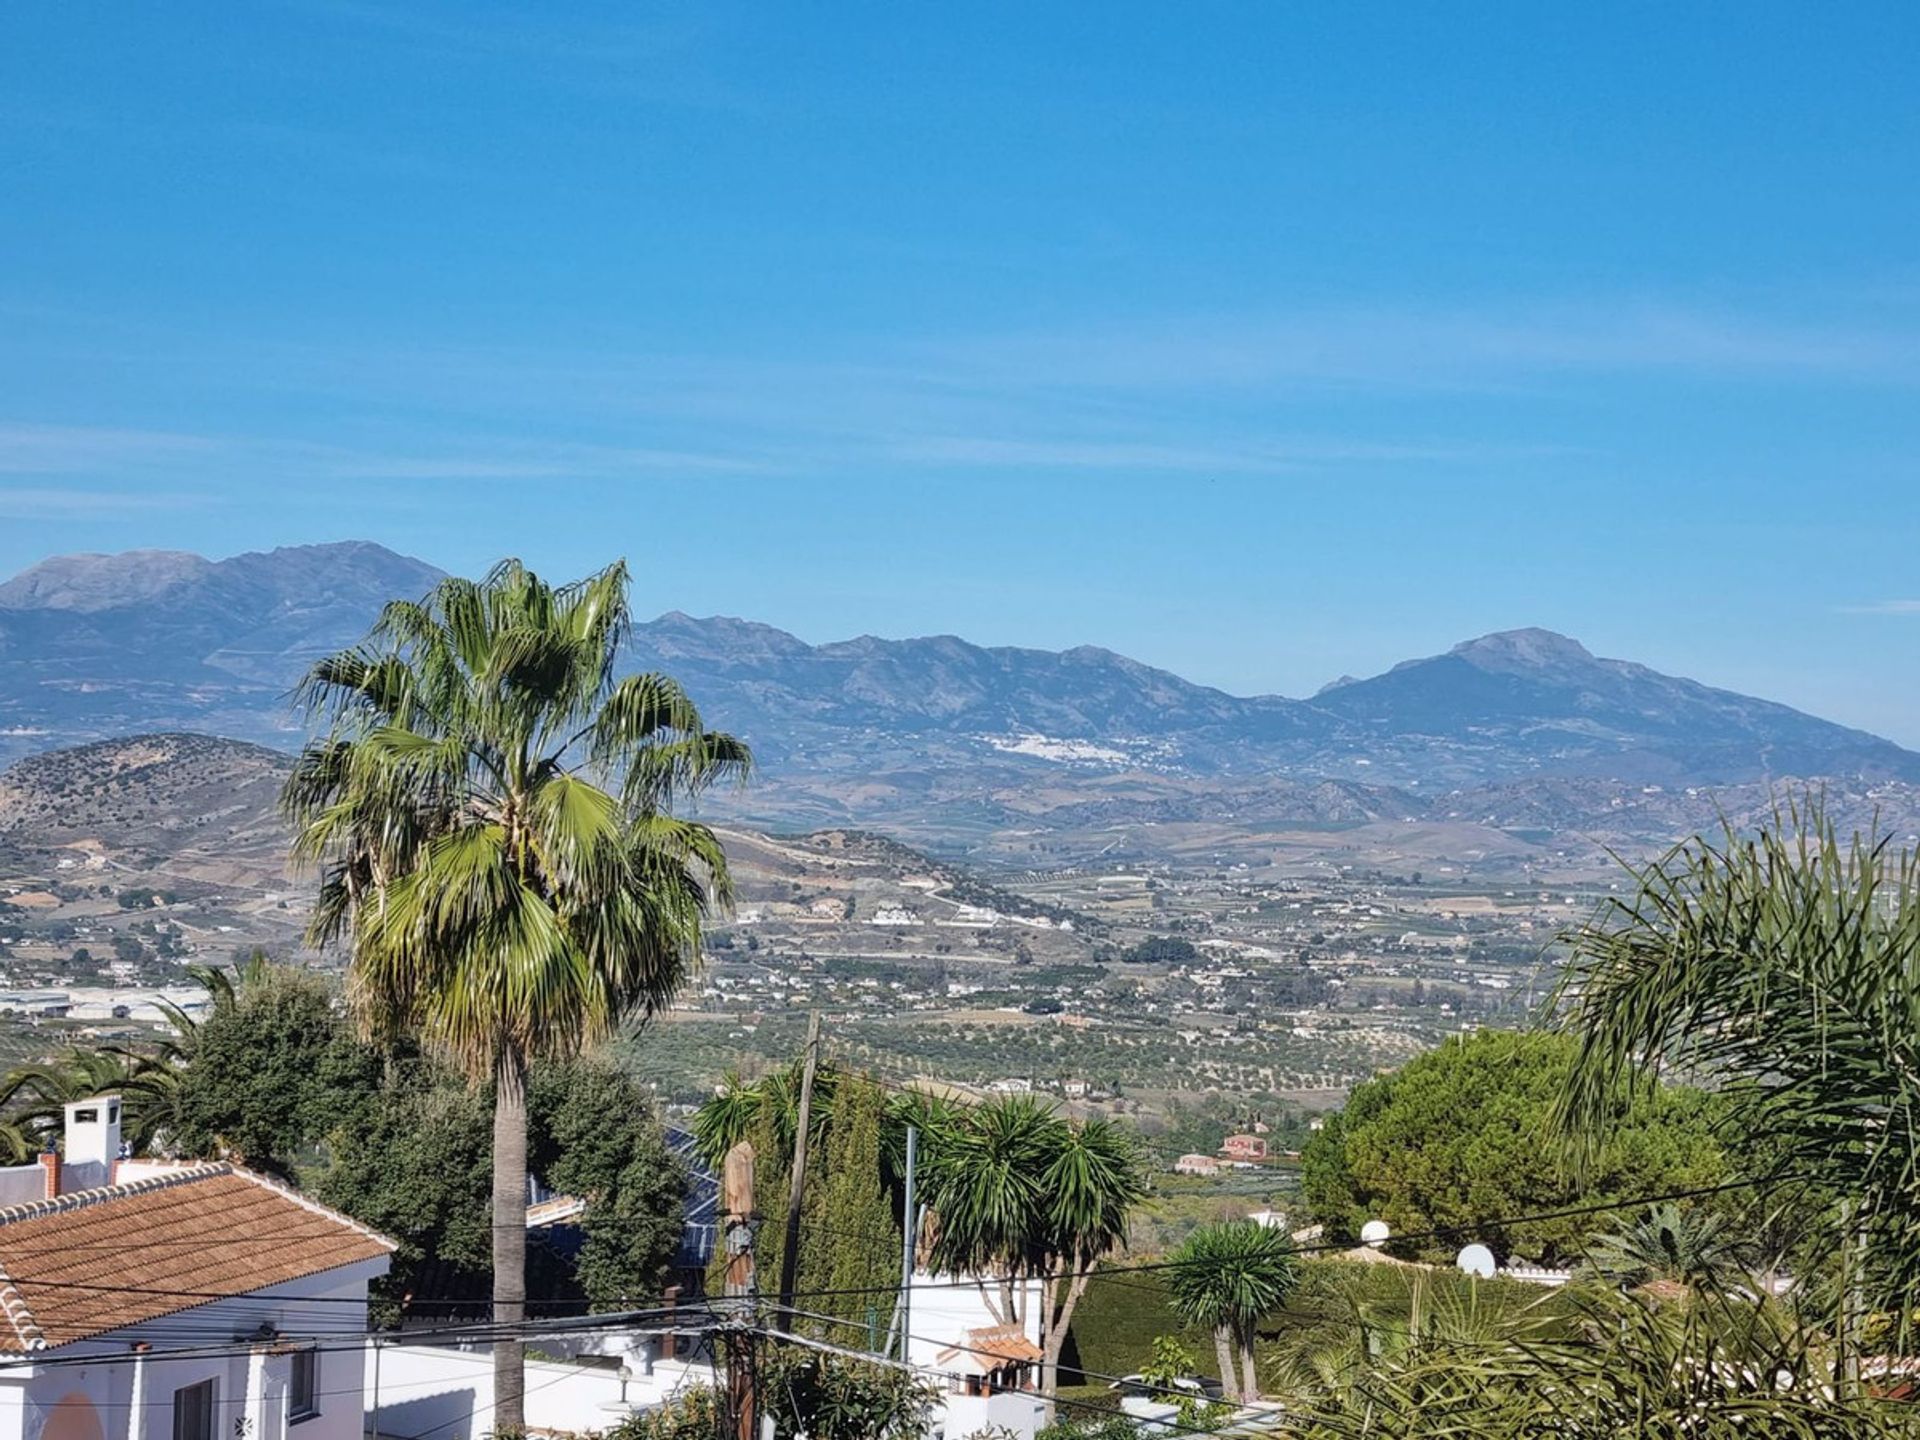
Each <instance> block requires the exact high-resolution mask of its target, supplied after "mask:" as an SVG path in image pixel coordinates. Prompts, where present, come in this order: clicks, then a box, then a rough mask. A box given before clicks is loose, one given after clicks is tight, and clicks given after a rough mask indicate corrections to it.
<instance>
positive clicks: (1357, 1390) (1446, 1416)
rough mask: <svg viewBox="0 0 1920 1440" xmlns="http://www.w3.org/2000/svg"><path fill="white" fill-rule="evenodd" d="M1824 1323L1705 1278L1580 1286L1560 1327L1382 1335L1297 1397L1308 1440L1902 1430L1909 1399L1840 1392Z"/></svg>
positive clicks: (1642, 1438)
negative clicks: (1404, 1339) (1713, 1288)
mask: <svg viewBox="0 0 1920 1440" xmlns="http://www.w3.org/2000/svg"><path fill="white" fill-rule="evenodd" d="M1833 1362H1834V1355H1833V1352H1832V1349H1831V1347H1830V1346H1828V1345H1827V1344H1826V1343H1825V1341H1824V1339H1823V1337H1822V1335H1821V1334H1820V1332H1818V1331H1817V1330H1814V1329H1810V1328H1808V1327H1807V1326H1805V1325H1804V1324H1803V1323H1802V1322H1801V1321H1800V1320H1799V1319H1798V1318H1797V1317H1795V1316H1794V1314H1793V1313H1792V1312H1791V1311H1790V1310H1789V1309H1787V1308H1786V1307H1785V1306H1783V1305H1781V1304H1780V1303H1779V1302H1777V1301H1772V1300H1765V1299H1761V1300H1756V1299H1753V1298H1751V1297H1741V1296H1733V1295H1727V1294H1723V1293H1718V1292H1710V1291H1708V1292H1703V1293H1702V1294H1701V1295H1700V1296H1699V1297H1698V1298H1697V1299H1696V1301H1695V1303H1692V1304H1689V1305H1684V1306H1666V1307H1650V1306H1646V1305H1642V1304H1640V1303H1638V1302H1637V1301H1635V1300H1632V1299H1629V1298H1626V1297H1623V1296H1621V1295H1619V1294H1617V1293H1611V1292H1604V1291H1603V1292H1598V1293H1596V1294H1592V1295H1589V1296H1587V1297H1585V1299H1584V1300H1583V1302H1582V1304H1581V1306H1580V1309H1579V1311H1578V1313H1577V1314H1576V1315H1575V1316H1574V1317H1573V1318H1572V1333H1571V1334H1567V1335H1564V1336H1563V1337H1562V1338H1558V1339H1546V1338H1540V1337H1534V1338H1530V1339H1508V1340H1499V1339H1493V1340H1483V1339H1472V1338H1463V1339H1461V1340H1458V1341H1456V1342H1454V1343H1426V1344H1419V1345H1410V1346H1407V1347H1404V1348H1401V1349H1398V1350H1387V1351H1384V1352H1382V1353H1381V1354H1380V1355H1379V1356H1377V1357H1376V1359H1375V1360H1374V1362H1373V1363H1372V1364H1371V1365H1369V1366H1368V1367H1367V1368H1366V1369H1364V1370H1363V1371H1361V1372H1359V1373H1358V1374H1357V1375H1356V1376H1355V1377H1354V1379H1353V1383H1351V1384H1349V1385H1346V1386H1343V1387H1341V1388H1339V1389H1337V1390H1328V1391H1324V1392H1322V1393H1320V1394H1318V1395H1311V1394H1309V1395H1303V1396H1301V1397H1298V1398H1295V1399H1291V1400H1290V1404H1289V1406H1288V1417H1289V1419H1288V1423H1287V1431H1288V1433H1290V1434H1292V1435H1295V1436H1298V1437H1301V1440H1363V1437H1364V1440H1468V1437H1471V1440H1620V1437H1625V1436H1632V1437H1635V1440H1894V1437H1908V1440H1911V1437H1913V1436H1915V1435H1916V1433H1920V1432H1917V1431H1916V1428H1915V1419H1914V1415H1913V1412H1912V1408H1911V1407H1910V1406H1907V1405H1904V1404H1888V1403H1883V1402H1880V1401H1878V1400H1875V1399H1873V1398H1871V1397H1865V1396H1857V1395H1850V1394H1846V1393H1843V1392H1842V1391H1841V1390H1839V1389H1838V1388H1837V1387H1836V1386H1835V1384H1834V1368H1833Z"/></svg>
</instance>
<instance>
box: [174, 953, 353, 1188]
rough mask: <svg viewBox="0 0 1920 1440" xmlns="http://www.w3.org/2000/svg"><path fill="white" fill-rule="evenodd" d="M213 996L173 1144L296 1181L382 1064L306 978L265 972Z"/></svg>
mask: <svg viewBox="0 0 1920 1440" xmlns="http://www.w3.org/2000/svg"><path fill="white" fill-rule="evenodd" d="M214 993H215V995H216V1000H215V1004H214V1007H213V1009H212V1011H211V1012H210V1013H209V1014H208V1015H207V1017H206V1018H205V1019H203V1020H201V1021H200V1022H199V1023H198V1024H197V1025H195V1026H194V1027H193V1029H192V1031H191V1032H190V1035H191V1052H190V1058H189V1059H188V1062H187V1063H186V1064H185V1065H183V1066H181V1067H180V1068H179V1069H178V1070H177V1071H176V1072H175V1073H176V1075H177V1082H176V1084H175V1087H174V1092H173V1104H172V1114H171V1120H170V1126H169V1133H168V1142H169V1145H170V1147H171V1148H172V1149H173V1150H174V1151H175V1152H176V1153H177V1154H181V1155H197V1156H207V1157H220V1158H230V1159H233V1160H236V1161H238V1162H239V1163H241V1164H243V1165H248V1166H251V1167H252V1168H254V1169H256V1170H264V1171H266V1172H268V1173H269V1174H274V1175H278V1176H280V1177H282V1178H283V1179H290V1178H292V1176H293V1173H294V1165H295V1162H296V1161H297V1160H298V1159H299V1158H300V1156H301V1155H302V1153H303V1152H305V1151H307V1150H309V1149H310V1148H311V1147H312V1146H313V1144H314V1143H315V1142H316V1140H317V1139H318V1138H319V1137H320V1136H321V1135H322V1134H323V1133H324V1132H325V1131H326V1129H327V1127H328V1125H329V1124H331V1123H332V1121H333V1119H334V1117H335V1116H337V1115H338V1114H339V1113H340V1112H341V1110H342V1109H343V1108H344V1107H347V1106H352V1105H355V1104H358V1103H359V1101H360V1100H361V1098H362V1097H364V1096H367V1095H369V1094H371V1093H372V1092H373V1091H374V1090H375V1089H376V1088H377V1087H378V1085H379V1083H380V1082H379V1074H380V1064H379V1058H378V1057H377V1056H376V1055H375V1054H373V1052H371V1051H369V1050H367V1049H365V1048H364V1047H362V1046H361V1045H359V1044H357V1043H356V1042H355V1040H354V1037H353V1033H352V1030H351V1028H350V1027H349V1026H348V1025H347V1023H346V1020H345V1018H344V1016H343V1015H342V1014H341V1012H340V1011H339V1009H338V1007H337V1006H336V1004H335V1002H334V996H333V993H332V991H331V990H330V989H329V987H328V985H327V982H326V981H325V980H324V979H322V978H321V977H320V976H318V975H315V974H312V973H311V972H309V971H304V970H297V969H294V968H292V967H289V966H276V965H266V964H261V965H257V966H254V967H252V968H251V969H250V970H249V971H248V973H247V975H246V976H245V978H244V979H243V981H242V983H241V984H240V985H239V986H237V987H233V986H231V985H229V986H227V987H226V988H224V989H221V988H219V987H218V986H217V985H216V988H215V990H214Z"/></svg>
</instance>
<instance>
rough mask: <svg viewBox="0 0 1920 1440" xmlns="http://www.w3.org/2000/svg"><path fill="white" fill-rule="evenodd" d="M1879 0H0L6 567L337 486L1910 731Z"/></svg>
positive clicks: (1903, 387)
mask: <svg viewBox="0 0 1920 1440" xmlns="http://www.w3.org/2000/svg"><path fill="white" fill-rule="evenodd" d="M1916 93H1920V7H1916V6H1913V5H1912V4H1906V3H1903V4H1884V5H1876V4H1870V3H1861V4H1855V5H1847V6H1815V5H1811V4H1808V5H1803V6H1782V5H1768V4H1759V3H1745V4H1737V5H1734V4H1729V5H1710V4H1701V5H1690V6H1672V5H1668V4H1659V5H1627V4H1619V5H1605V6H1572V5H1556V6H1540V5H1536V4H1515V5H1509V6H1500V5H1483V6H1472V7H1453V6H1418V5H1408V4H1401V5H1392V6H1378V7H1376V6H1369V5H1364V4H1352V5H1337V6H1336V5H1320V6H1309V5H1286V4H1280V3H1262V4H1257V5H1246V6H1235V5H1225V4H1220V5H1214V4H1204V5H1180V6H1173V5H1164V4H1152V5H1132V4H1122V3H1107V4H1102V5H1080V6H1067V5H1060V6H1035V5H1031V4H1025V5H1006V6H996V5H987V4H981V5H962V6H939V7H936V6H921V5H898V4H890V5H879V4H875V5H859V4H839V5H833V6H799V5H787V6H760V7H749V8H740V7H734V6H729V5H725V4H714V5H704V6H675V7H644V6H640V5H636V4H618V5H606V6H594V5H589V4H568V5H564V6H552V7H534V6H513V7H503V6H492V5H486V4H460V5H447V6H432V5H427V4H409V5H404V6H403V5H399V4H392V5H389V4H382V3H373V0H307V3H292V4H285V3H272V0H262V3H256V4H250V5H247V6H240V7H235V6H229V5H222V6H214V5H200V4H193V3H170V4H167V5H164V6H104V5H100V6H95V5H88V4H85V3H72V4H66V5H59V6H12V7H8V8H7V10H6V12H5V14H4V16H0V195H4V202H3V203H0V570H4V571H12V570H14V569H17V568H20V567H23V566H25V565H27V564H30V563H32V562H33V561H35V560H37V559H39V558H41V557H42V556H44V555H46V554H49V553H54V552H60V551H68V550H79V549H89V550H117V549H124V548H129V547H134V546H164V547H173V548H184V549H192V550H197V551H200V552H202V553H206V554H211V555H224V554H230V553H233V552H235V551H239V550H244V549H254V548H260V547H264V546H271V545H275V544H286V543H297V542H301V541H310V540H322V539H336V538H347V537H367V538H372V539H376V540H380V541H382V542H384V543H387V544H389V545H392V546H394V547H396V548H399V549H403V550H406V551H409V552H412V553H415V554H419V555H421V556H423V557H425V558H428V559H431V560H434V561H436V562H438V563H440V564H443V565H446V566H449V567H451V568H456V569H478V568H480V567H482V566H484V565H485V564H486V563H487V562H488V561H490V560H492V559H494V558H497V557H498V556H500V555H502V554H506V553H518V554H521V555H523V556H525V557H526V558H528V559H529V560H531V561H533V562H534V563H536V564H538V565H539V566H541V567H543V568H545V569H547V570H549V571H552V572H554V573H556V574H564V573H568V572H574V571H580V570H584V569H586V568H589V567H591V566H594V565H596V564H598V563H600V562H602V561H604V560H606V559H608V558H611V557H612V556H614V555H616V554H625V555H627V556H628V557H629V558H630V559H631V560H632V562H633V564H634V566H635V569H636V572H637V575H638V582H637V585H636V601H637V603H638V605H639V606H640V608H642V609H643V610H647V611H649V612H651V611H658V610H664V609H669V608H679V609H685V610H689V611H692V612H695V613H713V612H722V613H729V614H740V615H746V616H750V617H753V618H756V619H764V620H767V621H771V622H773V623H776V624H779V625H782V626H784V627H786V628H788V629H791V630H793V631H795V632H796V633H798V634H800V635H802V636H804V637H806V638H808V639H811V640H825V639H833V638H839V637H843V636H846V635H850V634H856V633H860V632H872V633H877V634H886V635H904V634H922V633H933V632H955V633H959V634H963V635H965V636H967V637H968V638H970V639H974V640H978V641H982V642H987V643H1017V644H1029V645H1040V646H1064V645H1071V644H1076V643H1081V642H1093V643H1099V644H1104V645H1107V646H1110V647H1112V648H1114V649H1118V650H1121V651H1124V652H1126V653H1129V654H1132V655H1135V656H1137V657H1139V658H1141V659H1143V660H1147V661H1150V662H1152V663H1155V664H1160V665H1164V666H1167V667H1169V668H1172V669H1175V670H1178V671H1180V672H1182V673H1184V674H1187V675H1189V676H1191V677H1193V678H1195V679H1199V680H1203V681H1207V682H1211V683H1214V684H1218V685H1222V686H1224V687H1227V688H1229V689H1233V690H1237V691H1243V692H1244V691H1257V690H1277V691H1281V692H1285V693H1296V694H1297V693H1301V692H1304V691H1310V690H1312V689H1313V688H1315V687H1317V686H1318V685H1319V684H1321V683H1322V682H1324V681H1325V680H1327V679H1330V678H1332V677H1333V676H1335V675H1336V674H1339V673H1341V672H1343V671H1349V672H1353V673H1356V674H1364V673H1370V672H1372V671H1375V670H1378V669H1381V668H1384V667H1385V666H1386V665H1388V664H1390V663H1392V662H1393V661H1395V660H1398V659H1402V658H1405V657H1407V656H1411V655H1418V654H1426V653H1431V652H1433V651H1436V650H1439V649H1443V648H1445V647H1446V646H1448V645H1450V644H1452V643H1453V642H1455V641H1457V640H1460V639H1462V638H1465V637H1467V636H1470V635H1474V634H1478V633H1481V632H1484V631H1487V630H1493V629H1501V628H1507V627H1512V626H1517V625H1526V624H1540V625H1547V626H1550V627H1552V628H1555V629H1559V630H1564V631H1566V632H1568V633H1570V634H1573V635H1576V636H1578V637H1580V638H1581V639H1583V640H1585V641H1586V642H1587V643H1588V644H1589V645H1590V646H1591V647H1592V648H1593V649H1595V650H1597V651H1599V652H1600V653H1603V654H1611V655H1621V656H1626V657H1629V658H1634V659H1640V660H1644V661H1646V662H1648V663H1650V664H1654V665H1657V666H1659V667H1660V668H1663V669H1668V670H1672V671H1677V672H1679V673H1684V674H1690V675H1694V676H1696V677H1698V678H1701V679H1705V680H1709V681H1711V682H1714V683H1717V684H1723V685H1727V686H1731V687H1733V688H1738V689H1744V690H1748V691H1751V692H1754V693H1759V694H1764V695H1767V696H1770V697H1773V698H1778V699H1783V700H1786V701H1789V702H1791V703H1794V704H1798V705H1801V706H1803V707H1805V708H1809V709H1812V710H1815V711H1818V712H1821V713H1824V714H1828V715H1831V716H1833V717H1835V718H1839V719H1843V720H1847V721H1850V722H1852V723H1856V724H1860V725H1864V726H1867V727H1869V728H1872V729H1876V730H1878V731H1880V732H1882V733H1885V734H1889V735H1891V736H1893V737H1895V738H1897V739H1901V740H1903V741H1905V742H1906V743H1908V744H1913V745H1920V664H1916V660H1917V659H1920V473H1917V472H1920V404H1916V401H1917V400H1920V254H1916V243H1917V241H1920V185H1916V184H1915V183H1914V177H1915V175H1916V174H1920V104H1916V103H1915V100H1914V96H1915V94H1916Z"/></svg>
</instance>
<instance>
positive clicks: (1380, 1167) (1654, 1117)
mask: <svg viewBox="0 0 1920 1440" xmlns="http://www.w3.org/2000/svg"><path fill="white" fill-rule="evenodd" d="M1574 1057H1575V1044H1574V1042H1573V1041H1572V1040H1571V1039H1570V1038H1568V1037H1566V1036H1564V1035H1557V1034H1553V1033H1549V1032H1545V1031H1527V1032H1522V1031H1503V1030H1481V1031H1478V1032H1476V1033H1474V1034H1472V1035H1468V1036H1463V1037H1460V1038H1458V1039H1455V1040H1451V1041H1449V1042H1448V1043H1446V1044H1445V1045H1443V1046H1441V1047H1440V1048H1439V1049H1438V1050H1433V1051H1429V1052H1428V1053H1427V1054H1424V1055H1421V1056H1419V1057H1417V1058H1416V1059H1413V1060H1410V1061H1408V1062H1407V1063H1406V1064H1405V1065H1404V1066H1402V1067H1401V1068H1400V1069H1398V1070H1396V1071H1394V1072H1392V1073H1391V1074H1387V1075H1383V1076H1380V1077H1378V1078H1377V1079H1374V1080H1370V1081H1368V1082H1366V1083H1365V1084H1363V1085H1360V1086H1357V1087H1356V1088H1355V1089H1354V1091H1353V1094H1352V1096H1351V1097H1350V1098H1349V1099H1348V1101H1347V1105H1346V1108H1345V1109H1344V1110H1342V1111H1341V1112H1340V1113H1339V1114H1337V1115H1334V1116H1331V1117H1329V1119H1328V1121H1327V1124H1326V1127H1325V1128H1324V1129H1323V1130H1322V1131H1320V1133H1318V1134H1317V1135H1315V1136H1313V1138H1312V1139H1311V1140H1310V1141H1309V1142H1308V1144H1307V1147H1306V1150H1305V1152H1304V1154H1303V1157H1302V1169H1303V1174H1302V1190H1303V1194H1304V1197H1305V1199H1306V1201H1307V1203H1308V1205H1309V1206H1310V1208H1311V1209H1312V1211H1313V1214H1314V1216H1315V1218H1316V1219H1318V1220H1319V1221H1321V1222H1322V1223H1323V1224H1324V1225H1325V1226H1326V1227H1327V1229H1328V1232H1329V1234H1330V1235H1331V1236H1332V1237H1333V1238H1336V1239H1346V1240H1352V1239H1355V1238H1357V1236H1358V1234H1359V1230H1360V1227H1361V1226H1362V1225H1363V1224H1365V1223H1366V1222H1367V1221H1368V1220H1373V1219H1380V1220H1385V1221H1386V1222H1387V1223H1388V1224H1389V1225H1391V1226H1392V1227H1393V1229H1394V1231H1395V1232H1396V1233H1397V1234H1400V1235H1404V1236H1407V1237H1410V1238H1409V1239H1408V1240H1407V1241H1405V1242H1403V1244H1401V1245H1399V1246H1396V1247H1395V1248H1401V1249H1404V1250H1406V1251H1408V1252H1417V1253H1420V1254H1423V1255H1426V1256H1429V1257H1431V1258H1437V1259H1443V1260H1444V1259H1450V1258H1451V1257H1452V1255H1453V1253H1454V1251H1455V1250H1457V1249H1458V1247H1459V1246H1461V1245H1463V1244H1466V1243H1468V1242H1470V1241H1477V1242H1480V1243H1482V1244H1486V1245H1488V1246H1491V1247H1492V1248H1493V1249H1494V1251H1495V1252H1496V1254H1498V1255H1500V1256H1502V1257H1503V1258H1504V1257H1507V1256H1524V1257H1526V1258H1528V1259H1534V1260H1540V1261H1544V1262H1548V1263H1559V1262H1562V1261H1566V1260H1571V1259H1574V1258H1577V1257H1578V1256H1579V1254H1580V1253H1581V1252H1582V1250H1583V1248H1584V1246H1585V1244H1586V1243H1587V1241H1588V1240H1589V1239H1590V1237H1592V1236H1593V1235H1595V1234H1598V1233H1600V1232H1601V1231H1602V1230H1604V1229H1606V1228H1607V1226H1608V1225H1609V1224H1611V1223H1612V1217H1610V1216H1606V1215H1599V1216H1577V1215H1576V1216H1565V1217H1562V1218H1559V1219H1546V1220H1525V1221H1520V1222H1518V1223H1514V1222H1513V1221H1512V1217H1516V1216H1525V1215H1531V1214H1540V1213H1545V1212H1552V1211H1558V1210H1565V1209H1572V1208H1576V1207H1580V1206H1584V1205H1598V1204H1602V1203H1605V1202H1608V1201H1614V1200H1631V1199H1633V1198H1634V1197H1636V1196H1643V1195H1644V1196H1648V1197H1652V1196H1656V1195H1665V1194H1669V1193H1672V1192H1675V1191H1682V1190H1692V1189H1702V1188H1707V1187H1710V1186H1713V1185H1716V1184H1719V1183H1721V1182H1723V1181H1724V1180H1725V1179H1726V1178H1727V1176H1728V1174H1729V1170H1728V1161H1727V1156H1726V1152H1725V1150H1724V1149H1723V1147H1722V1145H1721V1143H1720V1141H1719V1139H1718V1138H1717V1134H1716V1129H1715V1124H1716V1121H1717V1120H1718V1119H1719V1118H1720V1114H1721V1110H1720V1107H1719V1105H1718V1104H1717V1102H1716V1101H1715V1100H1714V1099H1713V1097H1711V1096H1709V1095H1706V1094H1704V1093H1703V1092H1701V1091H1698V1090H1692V1089H1687V1088H1685V1087H1680V1086H1665V1085H1663V1086H1659V1087H1657V1088H1652V1089H1649V1090H1647V1091H1645V1092H1644V1093H1642V1094H1640V1095H1638V1096H1636V1097H1634V1098H1633V1099H1632V1101H1631V1103H1630V1104H1628V1105H1626V1106H1625V1107H1624V1108H1623V1109H1622V1110H1621V1111H1620V1113H1619V1114H1618V1115H1617V1116H1616V1120H1615V1123H1614V1124H1613V1125H1612V1126H1611V1127H1610V1129H1609V1130H1608V1132H1607V1135H1606V1138H1605V1140H1604V1142H1603V1143H1602V1144H1601V1145H1600V1146H1599V1147H1598V1148H1597V1150H1596V1152H1595V1154H1594V1156H1593V1157H1592V1162H1591V1164H1590V1165H1588V1166H1587V1167H1585V1169H1584V1170H1583V1171H1582V1172H1581V1173H1580V1174H1578V1175H1576V1174H1575V1173H1574V1170H1573V1168H1572V1166H1571V1165H1570V1164H1569V1162H1568V1157H1567V1155H1566V1151H1565V1147H1563V1146H1562V1145H1561V1144H1560V1141H1559V1129H1558V1121H1557V1111H1556V1107H1557V1106H1558V1105H1559V1103H1560V1100H1561V1098H1562V1095H1563V1093H1564V1092H1565V1090H1566V1087H1567V1085H1568V1083H1569V1081H1570V1078H1571V1075H1572V1071H1573V1064H1574ZM1430 1232H1438V1233H1437V1234H1430Z"/></svg>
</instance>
